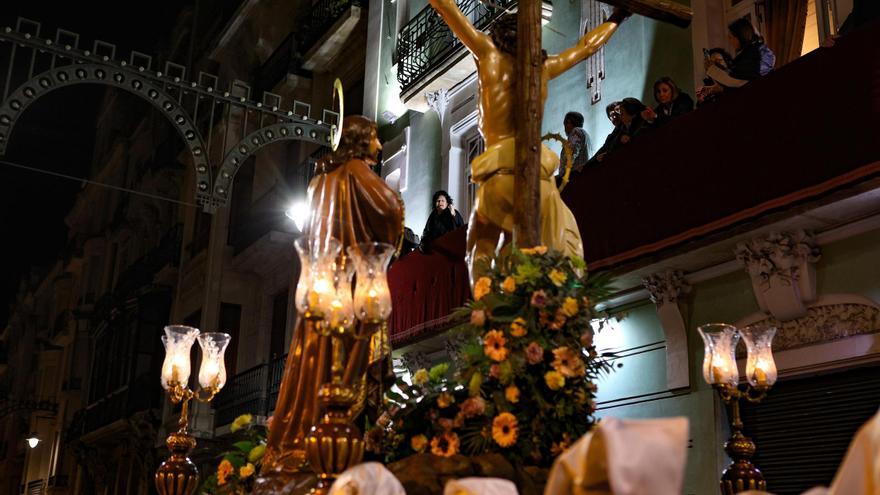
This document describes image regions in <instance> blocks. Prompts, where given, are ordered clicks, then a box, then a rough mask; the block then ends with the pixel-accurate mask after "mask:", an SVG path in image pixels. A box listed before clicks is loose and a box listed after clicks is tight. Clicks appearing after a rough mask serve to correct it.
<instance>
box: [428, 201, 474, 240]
mask: <svg viewBox="0 0 880 495" xmlns="http://www.w3.org/2000/svg"><path fill="white" fill-rule="evenodd" d="M462 225H464V219H463V218H461V213H459V212H458V210H455V215H452V213H450V212H449V208H448V207H447V208H446V209H444V210H442V211H441V212H439V213H437V209H436V208H435V209H433V210H431V215H430V216H429V217H428V221H427V223H425V230H424V232H423V233H422V244H425V243H428V242H431V241H433V240H434V239H436V238H438V237H440V236H441V235H443V234H445V233H447V232H451V231H453V230H455V229H457V228H459V227H461V226H462Z"/></svg>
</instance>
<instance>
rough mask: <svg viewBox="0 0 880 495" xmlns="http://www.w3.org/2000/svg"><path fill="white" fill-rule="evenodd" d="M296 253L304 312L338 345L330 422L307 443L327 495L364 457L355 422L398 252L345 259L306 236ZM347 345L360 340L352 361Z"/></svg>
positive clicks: (329, 393) (378, 248) (329, 386)
mask: <svg viewBox="0 0 880 495" xmlns="http://www.w3.org/2000/svg"><path fill="white" fill-rule="evenodd" d="M295 246H296V250H297V253H298V254H299V256H300V260H301V266H302V271H301V272H300V279H299V283H298V284H297V293H296V306H297V311H298V312H299V313H300V315H301V317H302V318H303V319H304V320H305V321H306V324H307V329H308V331H313V332H316V333H317V334H318V335H320V336H322V337H330V338H331V339H332V364H331V372H330V381H329V382H327V383H324V384H323V385H322V386H321V388H320V389H319V391H318V400H319V401H320V403H321V404H322V406H323V407H324V416H323V417H322V419H321V422H320V423H318V424H317V425H315V426H313V427H312V429H311V431H310V432H309V435H308V436H307V437H306V457H307V459H308V461H309V464H310V465H311V467H312V469H313V470H314V471H315V474H316V475H317V477H318V484H317V486H316V487H315V489H314V490H313V491H312V493H314V494H325V493H327V492H328V491H329V490H330V486H331V485H332V484H333V481H334V480H335V479H336V477H337V476H338V475H339V474H341V473H342V472H343V471H345V470H346V469H348V468H349V467H352V466H354V465H355V464H358V463H360V462H361V459H362V458H363V454H364V439H363V434H362V433H361V431H360V430H359V429H358V427H357V426H355V425H354V424H353V422H352V420H353V419H354V416H356V414H357V411H355V410H354V407H355V405H356V402H357V397H358V391H357V389H356V386H355V382H356V381H360V380H359V379H360V378H361V377H363V376H364V373H365V372H366V368H367V365H368V362H369V351H370V339H371V337H372V335H373V334H374V333H375V332H376V331H377V330H380V329H382V328H383V327H384V325H385V322H386V320H387V319H388V317H389V316H390V314H391V295H390V291H389V289H388V281H387V278H386V269H387V267H388V262H389V261H390V259H391V256H392V255H393V254H394V247H393V246H391V245H388V244H382V243H363V244H357V245H355V246H352V247H350V248H348V250H347V253H346V254H343V253H342V246H341V244H340V243H339V242H338V241H337V240H335V239H328V240H325V241H323V242H320V241H318V240H317V239H314V238H310V237H301V238H300V239H298V240H297V241H296V243H295ZM355 269H356V271H357V284H356V286H355V290H354V297H352V281H351V279H352V275H353V272H354V271H355ZM345 338H349V339H350V340H353V341H354V345H353V346H352V347H351V352H350V355H349V356H344V353H345V342H344V339H345ZM346 358H347V359H346Z"/></svg>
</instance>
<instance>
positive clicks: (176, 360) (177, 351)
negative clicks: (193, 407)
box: [162, 325, 199, 390]
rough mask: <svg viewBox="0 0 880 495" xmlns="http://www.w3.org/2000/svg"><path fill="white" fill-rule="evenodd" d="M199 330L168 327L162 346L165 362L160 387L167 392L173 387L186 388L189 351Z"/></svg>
mask: <svg viewBox="0 0 880 495" xmlns="http://www.w3.org/2000/svg"><path fill="white" fill-rule="evenodd" d="M198 336H199V329H198V328H193V327H188V326H186V325H168V326H167V327H165V335H163V336H162V344H164V345H165V361H164V362H163V363H162V387H163V388H164V389H165V390H169V389H171V388H172V387H173V385H175V384H176V385H181V386H184V387H186V386H187V384H188V383H189V374H190V370H191V368H190V362H189V351H190V349H191V348H192V345H193V343H194V342H195V340H196V337H198Z"/></svg>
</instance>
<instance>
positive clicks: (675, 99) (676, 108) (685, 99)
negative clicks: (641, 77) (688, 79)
mask: <svg viewBox="0 0 880 495" xmlns="http://www.w3.org/2000/svg"><path fill="white" fill-rule="evenodd" d="M654 100H655V101H656V102H657V106H656V107H654V108H653V109H652V108H650V107H648V108H646V109H645V111H644V112H643V114H642V117H643V118H644V119H645V120H646V121H647V122H648V123H650V124H652V125H654V126H661V125H663V124H666V123H667V122H669V121H670V120H672V119H673V118H675V117H678V116H679V115H681V114H685V113H688V112H690V111H691V110H693V109H694V100H692V99H691V97H690V96H688V94H687V93H683V92H682V91H681V90H680V89H678V85H677V84H675V81H673V80H672V78H670V77H666V76H663V77H661V78H660V79H657V81H656V82H655V83H654Z"/></svg>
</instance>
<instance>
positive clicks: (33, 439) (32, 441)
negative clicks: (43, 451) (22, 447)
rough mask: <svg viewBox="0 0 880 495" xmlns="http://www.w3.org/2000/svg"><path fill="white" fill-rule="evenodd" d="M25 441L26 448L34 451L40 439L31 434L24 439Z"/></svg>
mask: <svg viewBox="0 0 880 495" xmlns="http://www.w3.org/2000/svg"><path fill="white" fill-rule="evenodd" d="M25 441H26V442H27V444H28V447H30V448H32V449H35V448H37V445H38V444H39V443H40V437H39V436H37V434H36V433H31V434H30V435H28V437H27V438H25Z"/></svg>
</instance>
